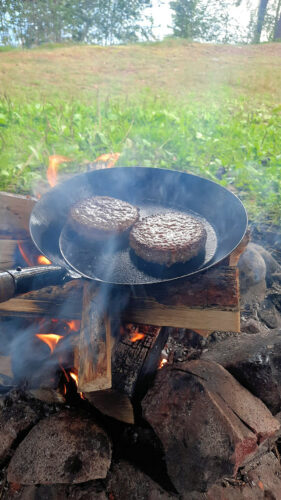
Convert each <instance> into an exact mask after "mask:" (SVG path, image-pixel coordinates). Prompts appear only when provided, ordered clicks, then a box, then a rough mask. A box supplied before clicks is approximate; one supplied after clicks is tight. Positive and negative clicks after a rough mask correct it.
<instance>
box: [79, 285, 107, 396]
mask: <svg viewBox="0 0 281 500" xmlns="http://www.w3.org/2000/svg"><path fill="white" fill-rule="evenodd" d="M79 358H80V362H79V371H78V380H79V382H78V391H79V392H91V391H99V390H102V389H109V388H110V387H111V326H110V319H109V317H108V316H107V313H106V309H105V305H104V303H102V300H101V295H100V294H97V289H96V286H93V283H91V282H85V284H84V292H83V307H82V323H81V330H80V346H79Z"/></svg>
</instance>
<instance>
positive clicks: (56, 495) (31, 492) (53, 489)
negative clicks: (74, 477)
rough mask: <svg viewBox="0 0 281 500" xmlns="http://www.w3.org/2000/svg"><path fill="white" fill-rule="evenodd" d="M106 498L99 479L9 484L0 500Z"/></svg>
mask: <svg viewBox="0 0 281 500" xmlns="http://www.w3.org/2000/svg"><path fill="white" fill-rule="evenodd" d="M65 499H67V500H107V499H108V497H107V496H106V493H105V487H104V486H103V485H102V484H100V482H99V481H90V482H87V483H84V484H77V485H62V484H54V485H42V484H37V485H33V486H20V485H18V486H16V485H13V484H12V485H9V486H8V489H7V491H6V492H5V493H4V495H3V496H2V500H65Z"/></svg>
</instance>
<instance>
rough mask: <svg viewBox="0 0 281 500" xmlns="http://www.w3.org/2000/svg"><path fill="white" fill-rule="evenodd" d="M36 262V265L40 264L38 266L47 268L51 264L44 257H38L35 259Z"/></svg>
mask: <svg viewBox="0 0 281 500" xmlns="http://www.w3.org/2000/svg"><path fill="white" fill-rule="evenodd" d="M37 262H38V264H40V266H49V265H50V264H52V262H51V261H50V260H49V259H47V257H45V255H39V257H37Z"/></svg>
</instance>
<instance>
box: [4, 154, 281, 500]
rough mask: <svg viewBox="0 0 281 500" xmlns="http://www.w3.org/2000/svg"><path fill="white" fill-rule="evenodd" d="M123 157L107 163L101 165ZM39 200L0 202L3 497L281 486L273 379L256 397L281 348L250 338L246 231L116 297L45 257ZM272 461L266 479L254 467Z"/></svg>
mask: <svg viewBox="0 0 281 500" xmlns="http://www.w3.org/2000/svg"><path fill="white" fill-rule="evenodd" d="M117 159H118V154H115V155H111V156H105V155H102V156H101V157H99V158H98V159H97V164H99V166H101V163H102V162H103V163H104V162H107V165H106V166H112V162H114V161H116V160H117ZM62 161H64V162H65V161H69V158H66V157H63V156H53V157H50V165H49V169H48V179H49V183H50V185H51V186H52V185H55V183H56V182H57V178H56V176H57V169H58V166H59V164H60V162H62ZM36 203H37V202H36V200H34V199H31V198H25V197H20V196H16V195H9V194H6V193H3V194H1V195H0V213H1V212H2V214H4V215H5V219H4V218H3V219H2V220H5V224H4V225H3V228H1V227H0V250H1V260H2V264H1V266H2V274H3V276H4V275H5V276H4V277H5V280H6V281H5V287H6V288H5V290H4V289H3V290H2V289H1V287H0V296H1V297H2V300H3V298H4V296H5V294H6V293H7V290H8V291H9V293H10V300H6V301H4V302H3V301H2V303H0V315H1V318H0V321H1V325H2V326H3V333H1V334H0V338H1V352H0V392H1V395H2V399H3V405H2V407H3V411H2V416H0V422H1V425H0V429H4V430H3V436H4V435H5V433H6V434H7V438H6V439H5V442H4V441H3V442H4V444H3V446H2V449H1V460H2V464H3V473H2V474H3V478H4V479H3V481H4V482H3V484H4V490H3V492H4V494H5V495H6V496H4V497H3V498H20V496H17V495H21V494H24V492H27V493H26V494H28V491H30V492H31V493H30V495H31V494H32V495H33V494H34V493H33V491H35V490H36V492H37V494H39V495H40V492H42V494H43V489H44V488H45V489H46V488H47V490H46V491H47V494H48V495H49V496H50V498H51V495H52V494H57V495H58V497H60V498H68V497H69V498H76V497H75V495H76V494H77V495H79V494H80V493H81V492H83V491H84V492H85V495H86V496H85V498H86V497H87V498H101V499H102V498H106V497H107V498H110V499H120V500H121V498H122V499H123V498H149V496H148V495H149V492H154V494H155V495H164V496H163V498H191V499H193V498H194V499H197V498H198V499H199V498H200V499H201V498H203V496H202V497H201V496H200V495H203V492H207V493H206V494H208V495H209V496H208V497H206V498H208V499H210V500H212V499H214V500H215V499H217V498H224V497H223V496H221V495H225V498H232V497H231V496H230V495H229V497H228V496H227V495H228V493H229V492H230V494H232V490H233V491H234V490H236V491H237V489H239V488H240V489H241V488H244V491H246V490H247V488H250V489H252V490H253V493H254V495H257V494H259V492H261V491H265V490H266V489H267V490H268V491H271V490H270V488H271V486H270V487H269V486H268V485H267V483H266V480H265V476H266V474H267V473H268V470H269V469H270V470H271V471H272V470H275V469H276V470H277V469H278V467H277V463H276V460H277V458H276V455H277V456H278V451H276V453H275V455H274V450H277V447H276V446H277V445H276V444H275V443H276V440H277V439H278V435H279V434H278V432H279V427H280V425H279V421H278V419H277V418H275V417H274V416H273V415H276V414H277V413H278V412H279V411H280V410H281V401H279V399H278V397H277V395H276V398H275V399H274V402H272V401H273V400H272V399H270V398H269V397H268V392H267V389H268V388H269V387H270V386H272V387H273V386H274V383H273V382H272V381H268V382H265V384H268V385H266V388H264V386H263V387H262V388H261V390H260V391H259V390H258V389H257V387H258V382H255V380H256V379H258V378H259V373H258V369H257V365H255V368H254V366H252V365H251V363H252V364H254V361H253V359H254V356H258V354H259V353H260V352H261V351H262V352H263V355H264V356H265V353H264V349H267V356H269V357H270V356H271V353H272V352H273V351H274V349H275V348H276V352H277V350H278V345H280V342H279V339H278V336H277V335H276V334H274V332H272V334H271V336H268V339H267V340H266V347H265V343H264V342H262V340H261V339H260V337H259V338H258V340H257V342H256V343H254V342H251V339H249V338H248V337H249V336H250V337H251V336H253V340H254V336H255V335H256V336H257V337H258V332H256V333H254V334H253V333H251V334H250V335H249V334H240V337H238V332H239V331H240V305H239V277H238V268H237V264H238V261H239V259H240V262H241V259H242V258H241V255H242V254H243V252H245V250H246V248H247V244H248V236H247V235H246V237H245V238H244V239H243V241H242V242H241V243H240V245H239V246H238V247H237V248H236V249H235V250H234V251H233V252H232V253H231V254H230V255H229V256H227V257H226V258H225V259H224V260H223V261H222V262H220V263H218V264H217V265H216V266H214V267H212V268H210V269H206V270H205V271H204V272H202V273H199V274H195V275H194V276H192V275H191V276H186V277H183V278H182V279H180V280H166V281H165V282H163V283H162V282H160V280H158V283H157V282H156V283H153V285H145V286H144V285H138V286H135V287H134V286H131V287H124V286H119V285H116V286H109V287H105V288H104V287H103V285H100V284H97V283H96V282H95V281H94V280H85V279H81V278H80V279H73V276H69V275H68V274H67V271H66V270H61V269H60V268H58V267H57V266H54V264H53V262H52V261H51V260H50V259H49V258H48V257H46V256H44V255H43V254H42V253H41V252H39V251H38V250H37V248H36V247H35V245H34V244H33V242H32V240H31V238H30V235H29V231H28V221H29V217H30V213H31V210H32V208H33V206H35V204H36ZM247 252H248V250H246V252H245V255H246V253H247ZM34 266H37V268H38V269H41V270H40V273H41V274H40V279H39V278H38V280H39V281H38V283H37V284H35V285H34V279H35V278H34V276H35V275H34V271H33V270H32V269H33V267H34ZM7 270H9V272H7ZM11 270H12V271H11ZM242 286H243V281H242ZM104 290H106V293H105V291H104ZM22 292H25V293H22ZM15 295H17V296H15ZM275 297H276V295H275ZM8 298H9V297H8ZM275 300H276V299H275ZM242 319H243V315H242ZM243 321H244V320H243ZM243 321H242V326H243V325H244V323H243ZM213 332H220V333H219V334H216V335H217V337H218V340H216V337H215V336H214V334H213ZM222 332H225V333H222ZM231 332H233V333H231ZM243 335H244V337H245V335H246V337H247V335H248V337H247V338H246V337H245V338H244V337H243ZM224 345H226V346H227V347H226V348H224V347H223V346H224ZM245 346H247V347H245ZM245 349H246V351H245ZM250 350H251V356H250V355H249V356H248V357H247V356H246V354H245V352H248V351H249V352H250ZM272 356H273V355H272ZM266 359H267V358H266ZM270 359H271V358H270ZM236 360H237V362H236ZM247 363H248V364H247ZM267 363H268V361H267ZM246 364H247V371H246V370H245V366H246ZM262 369H263V366H262V364H261V365H259V370H262ZM255 370H256V371H255ZM249 373H251V376H249ZM272 376H273V375H272ZM247 377H248V378H247ZM269 378H270V377H269ZM270 384H271V385H270ZM255 391H256V392H255ZM274 394H275V393H274ZM22 414H24V415H25V416H24V418H22ZM11 422H12V423H11ZM50 429H51V432H50ZM0 448H1V447H0ZM31 449H34V450H36V451H35V452H34V455H32V454H30V450H31ZM112 450H113V452H114V454H113V461H112ZM271 450H273V452H272V451H271ZM269 451H270V452H269ZM257 460H259V461H260V462H259V463H258V465H257ZM277 462H278V460H277ZM260 463H261V464H262V466H263V468H264V472H262V473H259V472H255V471H256V470H257V467H258V466H259V464H260ZM271 473H272V472H271ZM246 476H247V478H248V477H249V478H250V481H252V483H251V485H250V486H249V482H248V483H247V480H246ZM257 477H259V479H258V480H257V479H256V478H257ZM251 478H252V479H251ZM260 478H262V479H260ZM101 480H102V482H101ZM43 485H44V486H43ZM28 488H29V490H28ZM32 488H33V490H32ZM122 488H124V489H122ZM239 491H240V490H239ZM241 491H242V490H241ZM136 492H137V493H136ZM257 492H258V493H257ZM189 493H190V496H186V497H184V495H186V494H188V495H189ZM233 494H234V493H233ZM71 495H72V496H71ZM91 495H92V496H91ZM103 495H106V497H105V496H103ZM134 495H136V496H134ZM137 495H139V496H137ZM165 495H166V496H165ZM77 498H78V496H77ZM79 498H80V497H79ZM233 498H234V497H233ZM249 498H252V497H249ZM253 498H263V497H258V496H253ZM276 498H278V497H276Z"/></svg>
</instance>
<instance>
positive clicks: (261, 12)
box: [253, 0, 268, 43]
mask: <svg viewBox="0 0 281 500" xmlns="http://www.w3.org/2000/svg"><path fill="white" fill-rule="evenodd" d="M267 4H268V0H260V3H259V8H258V18H257V24H256V28H255V32H254V38H253V42H254V43H259V42H260V39H261V32H262V29H263V25H264V20H265V14H266V9H267Z"/></svg>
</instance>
